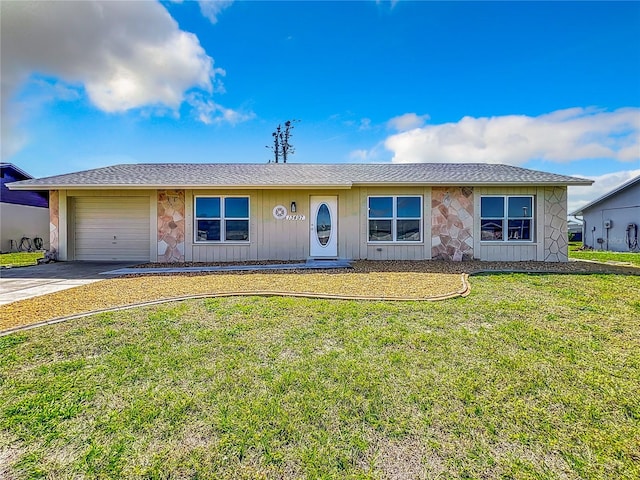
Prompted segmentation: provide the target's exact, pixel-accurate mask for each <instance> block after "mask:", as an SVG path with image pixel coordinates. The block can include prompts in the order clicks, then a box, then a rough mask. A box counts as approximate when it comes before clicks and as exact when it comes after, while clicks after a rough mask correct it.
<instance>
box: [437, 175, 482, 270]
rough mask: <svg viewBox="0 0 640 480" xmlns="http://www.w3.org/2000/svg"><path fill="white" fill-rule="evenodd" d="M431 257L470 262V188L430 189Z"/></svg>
mask: <svg viewBox="0 0 640 480" xmlns="http://www.w3.org/2000/svg"><path fill="white" fill-rule="evenodd" d="M431 258H433V259H440V260H454V261H461V260H471V259H473V188H471V187H444V188H441V187H434V188H432V189H431Z"/></svg>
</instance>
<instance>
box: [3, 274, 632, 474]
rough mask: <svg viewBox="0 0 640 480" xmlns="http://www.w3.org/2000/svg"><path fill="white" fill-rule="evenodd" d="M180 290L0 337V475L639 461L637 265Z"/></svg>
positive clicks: (511, 470)
mask: <svg viewBox="0 0 640 480" xmlns="http://www.w3.org/2000/svg"><path fill="white" fill-rule="evenodd" d="M471 284H472V293H471V294H470V295H469V296H468V297H466V298H455V299H452V300H447V301H442V302H436V303H427V302H386V303H385V302H366V301H338V300H312V299H294V298H283V297H270V298H261V297H260V298H259V297H234V298H223V299H208V300H190V301H185V302H177V303H170V304H165V305H162V306H156V307H148V308H140V309H135V310H128V311H121V312H112V313H104V314H100V315H95V316H92V317H88V318H85V319H81V320H75V321H71V322H68V323H62V324H58V325H55V326H49V327H43V328H38V329H35V330H31V331H26V332H21V333H15V334H12V335H8V336H5V337H0V391H2V395H0V477H8V478H17V479H20V478H38V477H47V478H131V477H136V478H222V479H224V478H251V479H253V478H340V479H342V478H363V479H364V478H539V479H546V478H549V479H552V478H592V479H601V478H629V479H630V478H638V477H640V453H639V452H640V395H638V392H639V391H640V324H639V322H638V316H639V315H640V277H638V276H623V275H525V274H492V275H485V276H478V277H473V278H472V279H471Z"/></svg>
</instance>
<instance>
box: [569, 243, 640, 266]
mask: <svg viewBox="0 0 640 480" xmlns="http://www.w3.org/2000/svg"><path fill="white" fill-rule="evenodd" d="M580 247H582V243H576V242H570V243H569V258H575V259H578V260H593V261H596V262H605V263H606V262H626V263H630V264H632V265H635V266H636V267H640V252H636V253H633V252H607V251H602V250H578V249H579V248H580Z"/></svg>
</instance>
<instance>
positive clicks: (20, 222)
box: [0, 202, 49, 252]
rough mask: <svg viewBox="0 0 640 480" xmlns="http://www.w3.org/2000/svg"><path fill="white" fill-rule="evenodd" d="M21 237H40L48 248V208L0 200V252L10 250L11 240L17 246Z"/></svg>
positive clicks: (45, 247) (30, 238)
mask: <svg viewBox="0 0 640 480" xmlns="http://www.w3.org/2000/svg"><path fill="white" fill-rule="evenodd" d="M22 237H27V238H29V240H30V241H31V242H33V239H34V238H36V237H38V238H41V239H42V242H43V248H44V249H48V248H49V209H48V208H43V207H31V206H28V205H15V204H13V203H4V202H0V252H9V251H10V248H11V240H13V241H14V242H16V246H18V245H19V244H20V240H21V239H22Z"/></svg>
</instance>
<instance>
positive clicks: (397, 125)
mask: <svg viewBox="0 0 640 480" xmlns="http://www.w3.org/2000/svg"><path fill="white" fill-rule="evenodd" d="M427 120H429V115H418V114H416V113H405V114H404V115H400V116H397V117H393V118H392V119H391V120H389V121H388V122H387V128H391V129H393V130H397V131H398V132H406V131H407V130H412V129H414V128H419V127H422V126H423V125H424V124H425V122H426V121H427Z"/></svg>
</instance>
